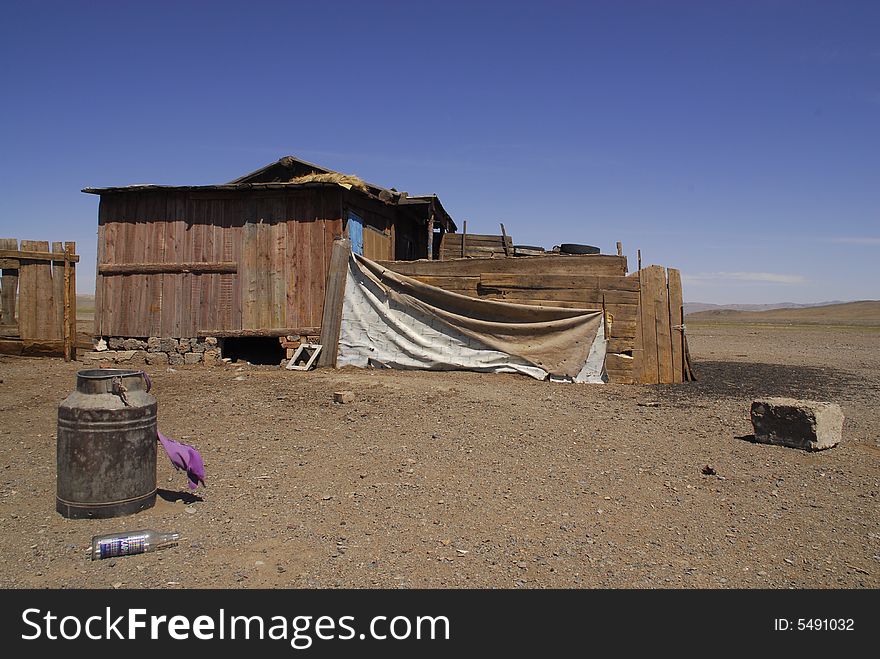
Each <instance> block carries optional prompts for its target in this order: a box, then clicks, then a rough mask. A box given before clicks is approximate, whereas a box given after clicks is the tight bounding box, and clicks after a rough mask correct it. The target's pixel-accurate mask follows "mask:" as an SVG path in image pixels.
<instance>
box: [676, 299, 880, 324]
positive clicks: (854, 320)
mask: <svg viewBox="0 0 880 659" xmlns="http://www.w3.org/2000/svg"><path fill="white" fill-rule="evenodd" d="M686 316H687V320H688V322H692V323H757V324H762V323H763V324H771V325H859V326H865V327H880V301H878V300H863V301H861V302H842V303H837V304H825V305H819V306H809V307H786V308H776V309H770V310H767V311H742V310H739V309H724V308H720V309H710V310H708V311H697V312H693V313H688V314H686Z"/></svg>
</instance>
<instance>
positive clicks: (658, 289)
mask: <svg viewBox="0 0 880 659" xmlns="http://www.w3.org/2000/svg"><path fill="white" fill-rule="evenodd" d="M638 277H639V278H640V280H641V285H640V306H639V315H638V322H639V326H638V328H637V331H636V343H635V350H634V351H633V356H634V358H635V367H634V369H633V375H634V377H635V378H636V381H638V382H641V383H643V384H675V383H680V382H684V381H685V377H684V374H685V357H684V354H685V351H684V320H683V308H682V292H681V274H680V272H679V271H678V270H676V269H674V268H669V269H668V270H666V269H664V268H663V267H662V266H659V265H652V266H649V267H647V268H642V270H640V271H639V273H638Z"/></svg>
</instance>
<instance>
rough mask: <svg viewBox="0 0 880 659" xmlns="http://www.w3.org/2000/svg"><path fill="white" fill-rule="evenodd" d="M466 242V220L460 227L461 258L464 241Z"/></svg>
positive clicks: (462, 256)
mask: <svg viewBox="0 0 880 659" xmlns="http://www.w3.org/2000/svg"><path fill="white" fill-rule="evenodd" d="M466 242H467V220H465V221H464V223H463V226H462V228H461V258H464V250H465V243H466Z"/></svg>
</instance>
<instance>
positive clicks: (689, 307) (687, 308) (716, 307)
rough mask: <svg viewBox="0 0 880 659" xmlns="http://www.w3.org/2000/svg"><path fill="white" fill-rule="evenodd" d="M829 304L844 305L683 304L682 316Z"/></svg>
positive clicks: (833, 301)
mask: <svg viewBox="0 0 880 659" xmlns="http://www.w3.org/2000/svg"><path fill="white" fill-rule="evenodd" d="M829 304H844V302H842V301H841V300H830V301H828V302H813V303H811V304H796V303H794V302H776V303H775V304H709V303H707V302H685V303H684V314H685V315H688V314H691V313H697V312H699V311H720V310H722V309H735V310H736V311H770V310H771V309H806V308H807V307H826V306H828V305H829Z"/></svg>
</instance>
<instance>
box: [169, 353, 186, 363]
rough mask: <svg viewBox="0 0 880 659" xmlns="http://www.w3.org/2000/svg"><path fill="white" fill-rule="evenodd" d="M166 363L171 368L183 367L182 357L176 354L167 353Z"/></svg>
mask: <svg viewBox="0 0 880 659" xmlns="http://www.w3.org/2000/svg"><path fill="white" fill-rule="evenodd" d="M168 363H169V364H171V365H172V366H182V365H183V355H181V354H180V353H178V352H169V353H168Z"/></svg>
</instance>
